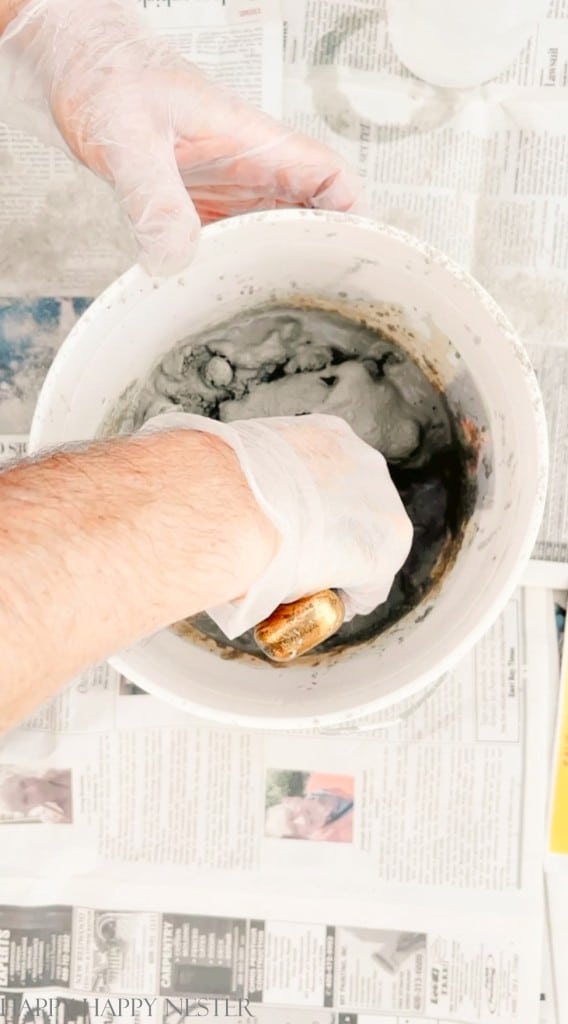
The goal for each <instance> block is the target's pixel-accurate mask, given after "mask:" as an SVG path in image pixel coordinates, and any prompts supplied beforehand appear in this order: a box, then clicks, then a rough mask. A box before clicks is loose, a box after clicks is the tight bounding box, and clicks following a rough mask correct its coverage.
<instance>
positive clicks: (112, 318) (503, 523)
mask: <svg viewBox="0 0 568 1024" xmlns="http://www.w3.org/2000/svg"><path fill="white" fill-rule="evenodd" d="M304 298H307V299H309V300H311V301H313V302H314V303H315V304H320V305H323V306H325V307H327V308H333V309H339V310H340V311H350V312H352V313H360V314H363V315H365V317H366V318H367V320H368V321H369V322H371V323H376V324H377V325H380V326H383V327H384V328H385V329H386V330H387V331H388V332H389V333H390V334H391V335H392V336H393V337H394V338H395V339H397V340H399V341H400V342H401V344H403V345H405V346H406V348H407V349H408V350H409V351H410V352H411V353H412V354H413V355H414V357H415V358H416V359H417V361H418V362H419V363H422V365H424V366H425V367H427V368H428V372H430V373H433V374H435V375H436V377H437V378H438V379H439V381H440V382H441V383H442V384H443V386H444V388H445V391H446V394H447V396H448V399H449V401H450V403H451V405H452V407H453V408H454V410H457V411H458V412H459V413H460V415H462V416H465V417H467V419H468V422H469V424H470V426H471V430H472V435H475V436H476V437H477V438H478V443H479V446H480V451H479V462H478V471H477V477H478V485H479V492H478V499H477V504H476V507H475V509H474V511H473V513H472V516H471V519H470V521H469V523H468V526H467V528H466V531H465V536H464V539H463V542H462V545H461V548H460V551H459V553H458V556H457V558H456V560H455V562H454V564H453V566H452V567H451V568H450V569H448V571H447V572H446V574H445V576H444V577H443V579H442V582H441V584H440V585H439V586H438V587H437V588H436V589H435V591H433V592H432V593H431V595H430V596H429V597H428V598H426V599H425V600H424V601H423V602H422V603H421V604H420V605H418V606H417V607H416V608H415V609H414V610H413V611H412V612H410V613H409V614H408V615H407V616H406V617H405V618H404V619H402V620H401V621H399V622H398V623H396V624H395V625H394V626H393V627H391V629H390V630H388V631H387V632H386V633H384V634H382V635H381V636H379V637H377V638H376V639H375V640H373V641H369V642H367V643H366V644H363V645H361V646H359V647H353V648H351V649H350V650H348V651H346V652H345V653H344V654H342V655H341V656H337V657H336V658H329V659H326V658H324V659H323V660H322V663H321V664H319V665H314V664H311V663H307V664H302V663H300V664H298V665H292V666H289V667H286V668H277V667H273V666H271V665H267V664H262V663H260V662H259V663H257V662H252V661H251V659H249V658H246V657H244V658H243V659H238V658H237V659H235V660H223V659H221V658H220V657H219V656H218V655H217V654H215V653H212V652H211V651H209V650H207V649H205V648H201V647H199V646H193V645H192V644H189V643H188V642H187V641H185V640H183V639H182V638H180V637H179V636H176V635H175V634H173V633H172V632H171V631H169V630H166V631H162V632H160V633H158V634H157V635H155V636H153V637H151V638H149V639H147V640H145V641H143V642H141V643H139V644H136V645H135V646H133V647H132V648H130V649H129V650H127V651H124V652H123V653H122V654H120V655H119V656H117V657H116V658H114V659H113V664H114V665H115V666H116V667H117V668H118V669H119V670H120V671H121V672H122V673H123V674H124V675H125V676H127V677H128V678H129V679H131V680H133V681H134V682H136V683H138V684H139V685H140V686H142V687H144V689H146V690H148V691H150V692H151V693H153V694H155V695H156V696H158V697H161V698H163V699H165V700H168V701H171V702H173V703H174V704H175V705H177V706H178V707H179V708H180V709H183V710H186V711H188V712H191V713H193V714H197V715H200V716H203V717H206V718H209V719H214V720H215V721H218V722H223V723H226V724H231V725H240V726H245V727H248V728H250V727H261V728H272V729H290V728H314V727H316V728H317V727H322V726H325V727H328V726H337V725H340V724H344V723H347V722H354V721H355V720H357V719H358V718H359V717H361V716H366V715H368V714H371V713H373V712H375V711H382V710H384V709H385V708H387V707H388V706H389V705H392V704H394V703H398V702H399V701H405V700H407V699H408V698H409V697H412V696H413V695H414V694H416V693H418V692H419V691H420V690H423V688H424V687H426V686H428V685H429V684H430V683H432V682H433V681H434V680H435V679H436V678H438V677H439V676H440V675H441V674H442V673H444V672H445V671H447V670H448V669H450V668H451V667H452V666H453V665H454V664H455V662H457V661H458V659H459V658H461V657H462V656H463V655H464V654H465V652H466V651H467V650H468V649H469V648H470V647H471V646H472V645H473V644H474V643H475V642H476V641H477V640H478V639H479V637H480V636H481V635H482V634H483V633H484V632H485V630H486V629H487V628H488V627H489V626H490V625H491V623H492V622H493V621H494V619H495V618H496V616H497V615H498V614H499V612H500V611H501V609H502V608H503V606H504V604H505V603H506V601H507V599H508V597H509V596H510V594H511V592H512V590H513V588H514V586H515V584H516V583H517V581H518V579H519V577H520V574H521V572H522V570H523V568H524V566H525V564H526V561H527V560H528V558H529V556H530V552H531V550H532V546H533V544H534V541H535V538H536V534H537V530H538V526H539V522H540V518H541V514H542V509H543V503H544V498H545V490H546V463H547V442H546V430H545V421H544V416H543V411H542V404H541V399H540V394H539V390H538V387H537V383H536V379H535V377H534V374H533V371H532V369H531V367H530V364H529V361H528V359H527V356H526V354H525V352H524V350H523V348H522V346H521V345H520V343H519V341H518V340H517V338H516V337H515V334H514V332H513V330H512V329H511V327H510V325H509V324H508V322H507V321H506V319H505V318H504V316H503V315H502V313H501V312H500V311H499V309H498V308H497V307H496V305H495V303H494V302H493V301H492V299H491V298H490V297H489V296H488V295H487V294H486V293H485V292H484V291H483V290H482V289H481V288H480V287H479V286H478V285H477V284H476V283H475V282H474V281H473V280H472V278H471V277H470V276H469V275H468V274H467V273H465V272H464V271H463V270H461V269H459V268H458V267H456V266H455V265H453V264H452V263H451V262H450V261H449V260H447V259H446V258H445V257H444V256H442V255H441V254H440V253H437V252H435V251H433V250H432V249H430V248H429V247H428V246H426V245H424V244H422V243H420V242H418V241H416V240H414V239H412V238H410V237H409V236H407V235H404V234H402V233H401V232H399V231H395V230H393V229H390V228H388V227H384V226H381V225H378V224H376V223H374V222H372V221H369V220H366V219H363V218H359V217H354V216H350V215H344V214H334V213H327V212H320V211H300V210H287V211H281V212H277V213H275V212H270V213H258V214H252V215H248V216H246V217H240V218H234V219H231V220H226V221H224V222H222V223H220V224H216V225H214V226H212V227H208V228H206V229H205V231H204V232H203V237H202V240H201V244H200V247H199V251H198V254H197V259H196V260H195V262H194V263H193V265H192V266H191V267H190V268H189V269H188V270H187V271H186V272H184V273H183V274H182V275H180V276H179V277H174V278H171V279H168V280H153V279H151V278H149V277H147V276H146V275H145V274H144V273H143V271H142V270H141V269H140V268H138V267H134V268H133V269H132V270H130V271H129V272H128V273H126V274H125V275H124V276H123V277H121V278H120V279H119V280H118V281H116V282H115V283H114V284H113V285H112V286H111V287H110V288H108V289H107V291H106V292H105V293H104V294H103V295H102V296H101V297H100V298H99V299H98V300H97V301H96V302H94V303H93V305H91V306H90V307H89V309H88V310H87V311H86V313H85V314H84V315H83V316H82V318H81V319H80V321H79V322H78V323H77V325H76V326H75V328H74V329H73V331H72V332H71V334H70V335H69V337H68V338H67V340H66V341H65V343H64V344H63V346H62V348H61V350H60V351H59V354H58V355H57V358H56V359H55V362H54V364H53V366H52V368H51V370H50V372H49V374H48V377H47V380H46V382H45V385H44V387H43V390H42V392H41V395H40V398H39V402H38V405H37V409H36V413H35V417H34V422H33V426H32V433H31V441H30V447H31V450H32V451H38V450H39V449H41V448H44V447H50V446H52V445H56V444H61V443H62V442H68V441H78V440H84V439H88V438H92V437H94V436H95V435H96V434H97V433H98V431H99V430H100V428H101V424H102V422H103V420H104V419H105V418H106V417H107V416H108V414H109V412H110V410H111V409H112V408H113V406H114V405H115V403H116V401H117V399H118V397H119V396H120V395H121V394H122V393H123V392H124V390H125V388H127V387H128V386H129V385H130V384H131V383H132V382H133V381H134V380H136V379H139V378H141V377H145V376H147V374H148V373H149V371H150V370H151V368H152V367H153V366H154V364H155V363H156V361H157V359H158V358H159V357H160V355H162V354H164V353H165V352H167V351H168V350H169V349H170V348H171V347H172V346H173V345H174V344H175V343H176V342H178V341H180V340H181V339H183V338H185V337H187V335H189V334H192V333H194V332H195V333H197V332H199V331H201V330H203V329H204V328H206V327H210V326H213V325H214V324H215V323H219V322H222V321H226V320H227V319H228V318H229V317H231V316H232V315H235V314H237V313H239V312H241V311H243V310H245V309H250V308H251V307H254V306H259V305H263V304H266V303H270V302H279V303H281V302H284V303H285V302H286V300H289V301H292V302H296V303H297V302H299V301H300V300H301V299H304Z"/></svg>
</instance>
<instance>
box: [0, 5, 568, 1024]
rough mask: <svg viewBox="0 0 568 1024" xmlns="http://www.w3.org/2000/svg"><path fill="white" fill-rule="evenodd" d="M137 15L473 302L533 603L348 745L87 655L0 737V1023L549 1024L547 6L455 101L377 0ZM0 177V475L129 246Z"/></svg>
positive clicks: (82, 195)
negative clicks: (435, 259)
mask: <svg viewBox="0 0 568 1024" xmlns="http://www.w3.org/2000/svg"><path fill="white" fill-rule="evenodd" d="M143 6H144V7H145V8H146V16H147V17H148V18H149V19H151V21H152V22H153V23H154V24H155V25H156V26H157V27H158V29H159V30H160V31H163V32H164V33H171V34H172V35H175V36H176V38H177V39H178V40H179V41H180V42H181V45H182V46H183V48H184V51H185V53H186V54H187V56H188V57H190V58H191V59H192V60H195V61H196V62H198V63H199V64H200V65H201V66H202V67H204V68H205V69H206V70H208V71H209V72H210V73H211V74H213V75H215V76H216V77H218V78H220V79H221V80H223V81H225V82H227V83H228V84H229V85H230V86H231V87H233V88H236V89H238V90H239V91H240V92H242V93H243V95H245V96H246V97H247V98H249V99H251V100H253V101H254V102H256V103H258V104H260V105H262V106H263V107H264V108H265V109H266V110H267V111H269V112H270V113H272V114H275V115H278V116H280V115H282V116H284V117H285V118H286V119H287V120H288V121H289V122H290V123H291V124H293V125H294V126H297V127H299V128H302V129H304V130H306V131H308V132H309V133H311V134H313V135H315V136H317V137H318V138H321V139H324V140H325V141H327V142H328V143H330V144H331V145H333V146H334V147H335V148H337V149H339V150H340V151H341V152H342V153H344V154H345V156H347V157H348V158H349V159H350V160H351V162H352V163H353V164H354V166H355V167H356V168H357V169H358V171H359V173H360V174H361V175H362V176H363V178H364V179H365V181H366V184H367V189H368V195H369V198H370V201H371V205H372V208H373V210H374V212H375V214H376V215H377V216H378V217H379V218H380V219H382V220H384V221H386V222H388V223H391V224H395V225H397V226H399V227H402V228H404V229H406V230H408V231H410V232H412V233H413V234H415V235H418V236H420V237H422V238H426V239H427V240H428V241H430V242H432V243H433V244H435V245H436V246H438V247H439V248H441V249H443V250H444V251H446V252H447V253H448V254H449V255H450V256H452V257H454V258H455V259H456V260H457V261H459V262H460V263H462V264H464V265H466V266H468V267H469V268H470V269H471V270H472V272H473V273H474V274H475V276H476V277H477V278H478V279H479V280H480V281H481V283H482V284H484V285H485V286H486V287H487V288H488V289H489V290H490V291H491V293H492V294H493V295H494V296H495V298H496V299H497V300H498V301H499V303H500V304H501V305H502V306H503V308H504V309H505V311H506V312H507V314H508V315H509V316H510V318H511V320H512V321H513V323H514V324H515V325H516V327H517V329H518V331H519V333H520V335H521V336H522V338H523V339H524V341H525V342H526V343H527V345H528V347H529V349H530V353H531V356H532V358H533V360H534V364H535V367H536V370H537V373H538V376H539V379H540V383H541V387H542V389H543V393H544V399H545V404H546V408H547V414H548V418H549V424H550V433H551V444H552V479H551V488H550V494H549V499H548V505H547V510H546V515H545V520H544V523H543V527H542V531H541V535H540V538H539V541H538V544H537V547H536V550H535V558H536V559H537V563H536V564H535V566H533V570H534V571H533V575H532V577H531V580H530V582H531V583H532V584H533V585H531V586H529V587H525V588H522V589H520V590H518V591H517V593H516V594H515V595H514V597H513V598H512V599H511V601H510V603H509V604H508V606H507V607H506V609H505V611H504V612H503V614H502V615H501V617H500V619H499V620H498V621H497V623H496V624H495V625H494V627H493V628H492V630H491V631H490V633H489V634H488V635H487V636H486V637H485V638H484V639H483V640H482V641H481V642H480V643H479V644H478V646H477V647H476V648H475V650H474V651H473V652H472V653H471V654H470V655H469V656H468V657H467V658H466V659H465V660H464V661H463V662H462V663H461V664H460V665H459V666H458V667H457V668H456V669H455V671H454V672H452V673H451V674H450V675H448V676H446V677H444V678H443V679H442V680H440V681H439V683H438V684H437V685H436V686H435V687H434V688H433V689H432V690H431V691H429V692H428V694H427V695H426V696H425V698H424V699H423V700H422V701H421V702H420V703H419V704H416V703H414V704H412V703H411V704H409V705H407V706H401V707H400V708H399V709H398V710H397V711H396V713H395V714H392V713H391V714H389V715H388V716H385V717H381V716H380V715H377V716H376V717H375V718H374V719H371V720H368V721H366V722H364V723H361V727H360V728H359V729H358V731H357V732H354V733H344V734H343V733H341V732H339V733H334V734H332V733H330V734H325V733H317V734H316V733H314V734H310V733H306V734H275V733H274V734H273V733H261V732H257V733H254V732H253V733H247V732H243V731H237V730H230V729H224V728H221V727H215V726H213V725H210V724H207V723H205V722H200V721H197V720H194V719H191V718H190V717H183V716H180V715H179V713H178V712H176V711H175V709H173V708H172V707H170V706H169V705H167V704H163V703H160V702H159V701H156V700H155V699H154V698H153V697H151V696H149V695H148V694H145V693H143V692H142V691H140V690H139V689H138V688H137V687H135V686H134V685H133V684H131V683H129V682H128V681H127V680H125V679H123V678H121V677H119V676H118V675H117V673H115V672H114V671H113V670H111V669H110V668H108V667H107V666H104V665H103V666H99V667H97V668H94V669H92V670H91V671H89V672H87V673H86V674H84V675H83V676H82V677H81V678H79V679H76V680H74V681H73V682H72V683H71V684H70V685H69V686H68V687H67V688H66V689H65V690H64V691H63V692H62V693H61V694H60V695H59V696H58V697H57V698H56V699H55V700H54V701H52V702H51V703H49V704H48V705H46V706H44V707H42V708H41V709H40V710H39V711H38V712H37V713H36V714H35V715H34V716H32V717H31V718H30V719H28V720H27V721H26V722H25V723H24V724H23V725H22V726H21V727H20V728H18V729H17V730H15V731H14V732H12V733H11V734H10V735H9V736H8V737H6V738H5V739H4V740H3V741H2V742H1V743H0V1024H23V1022H24V1021H30V1022H31V1021H32V1020H34V1021H38V1020H39V1019H40V1018H41V1020H42V1022H45V1024H47V1022H48V1021H49V1022H50V1024H51V1022H53V1024H56V1022H70V1024H71V1022H77V1024H80V1022H81V1024H82V1022H85V1024H87V1022H95V1021H101V1022H102V1021H105V1024H110V1022H111V1021H112V1020H114V1019H115V1018H124V1017H126V1018H128V1019H130V1020H133V1021H134V1020H136V1021H137V1022H139V1024H142V1022H147V1021H150V1020H155V1021H158V1022H159V1024H185V1022H186V1018H189V1017H197V1016H202V1017H206V1016H215V1017H217V1016H220V1017H225V1016H231V1017H234V1018H239V1019H240V1020H242V1021H246V1020H248V1019H250V1018H251V1017H254V1018H258V1019H259V1020H260V1021H261V1022H266V1024H315V1022H317V1024H320V1022H321V1024H357V1022H358V1021H359V1022H360V1024H379V1022H381V1024H395V1022H396V1024H404V1022H407V1021H408V1020H419V1021H424V1022H431V1024H434V1022H435V1024H446V1022H450V1021H451V1022H455V1024H478V1022H482V1024H486V1022H488V1021H496V1022H503V1024H514V1022H519V1024H525V1022H526V1024H530V1022H532V1021H536V1020H539V1005H538V1004H539V994H540V995H541V1000H540V1002H541V1006H540V1013H541V1017H540V1019H541V1020H542V1021H547V1022H552V1021H553V1020H554V999H553V988H554V986H553V972H552V968H551V962H550V960H549V958H548V955H547V941H546V939H547V929H546V914H545V899H544V886H543V874H542V866H543V851H544V839H545V815H546V800H547V789H548V780H549V753H550V744H551V737H552V731H553V728H552V727H553V714H554V706H555V699H556V688H557V686H558V631H557V619H558V621H560V618H561V614H562V613H561V606H562V604H563V596H562V594H559V593H558V592H557V590H562V589H568V568H567V566H566V563H567V562H568V500H567V498H566V495H567V494H568V487H567V482H566V473H567V471H568V459H567V458H566V444H567V438H568V342H567V340H566V336H565V335H566V333H567V325H568V279H567V278H566V273H565V269H566V259H567V252H568V158H567V150H568V92H567V89H568V0H553V2H552V3H551V6H550V11H549V16H548V17H547V18H545V19H544V20H543V21H542V23H541V24H540V25H539V28H538V32H537V33H536V34H535V36H534V37H533V38H532V39H531V41H530V43H529V44H528V46H527V47H526V48H525V51H524V52H523V54H522V55H521V56H520V57H519V59H518V61H517V62H516V64H515V65H514V66H513V67H511V68H510V69H509V70H508V71H507V72H506V73H505V74H503V75H502V76H501V77H500V79H499V80H497V81H495V82H493V83H491V84H490V85H488V86H485V87H483V88H480V89H474V90H467V91H461V92H451V91H444V90H440V89H436V88H434V87H431V86H428V85H426V84H424V83H422V82H419V81H417V80H416V79H414V78H412V77H411V76H410V75H409V74H408V73H407V72H406V71H405V69H404V68H403V67H402V66H401V65H400V64H399V62H398V60H397V58H396V56H395V54H394V53H393V51H392V50H391V48H390V46H389V40H388V31H387V24H386V19H385V15H384V10H383V4H382V0H353V2H347V0H345V2H343V0H342V2H339V0H337V2H336V0H303V2H300V0H284V2H282V3H280V2H278V0H255V3H254V4H250V3H244V2H241V0H226V2H221V0H168V2H165V0H162V2H158V0H144V4H143ZM0 166H1V168H2V177H1V179H0V233H1V238H2V245H1V247H0V294H2V296H3V298H2V299H0V357H1V361H0V435H1V436H0V458H3V459H10V458H12V457H14V456H17V455H19V454H21V453H23V452H24V451H25V445H26V435H27V432H28V430H29V426H30V422H31V416H32V413H33V408H34V403H35V400H36V397H37V394H38V391H39V388H40V387H41V383H42V381H43V379H44V377H45V373H46V372H47V369H48V367H49V364H50V362H51V360H52V358H53V356H54V354H55V352H56V350H57V348H58V346H59V345H60V343H61V342H62V340H63V339H64V337H65V335H66V334H67V333H68V331H69V329H70V327H71V326H72V325H73V323H74V322H75V321H76V319H77V317H78V316H79V315H80V314H81V312H82V311H83V310H84V309H85V308H86V307H87V305H88V303H89V302H90V301H91V299H92V298H93V297H94V296H95V295H96V294H97V293H98V292H100V290H101V289H102V288H104V287H105V286H106V284H108V283H109V282H110V281H111V280H112V279H113V278H114V277H116V275H117V274H118V273H120V272H121V271H122V270H124V269H126V268H127V266H128V265H129V263H130V262H131V258H132V254H131V253H130V252H129V250H128V242H127V237H126V232H125V231H124V225H123V224H122V222H121V220H120V216H119V214H118V213H117V210H116V207H115V205H114V201H113V199H112V197H111V195H110V193H109V192H108V191H107V189H106V187H105V186H104V185H103V184H102V183H100V182H98V181H96V180H95V179H94V178H93V177H92V176H91V175H89V174H88V172H87V171H85V170H83V169H81V168H78V167H75V166H74V165H72V164H71V162H69V161H67V159H66V158H65V156H63V155H62V154H60V153H57V152H55V151H53V150H48V149H45V148H43V147H42V146H41V144H39V143H36V142H35V141H34V140H33V139H32V138H31V137H28V136H26V135H24V134H23V133H21V132H18V131H17V130H15V129H12V128H10V129H8V128H4V127H1V126H0ZM535 584H536V585H535ZM554 588H557V590H555V589H554ZM322 808H323V809H324V810H325V813H323V812H322ZM543 950H544V957H543Z"/></svg>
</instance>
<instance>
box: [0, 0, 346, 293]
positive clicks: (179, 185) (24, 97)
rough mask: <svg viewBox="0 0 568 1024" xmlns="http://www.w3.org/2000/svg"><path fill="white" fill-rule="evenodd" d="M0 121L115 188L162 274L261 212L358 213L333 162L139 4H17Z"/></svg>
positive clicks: (7, 37) (0, 50) (1, 78)
mask: <svg viewBox="0 0 568 1024" xmlns="http://www.w3.org/2000/svg"><path fill="white" fill-rule="evenodd" d="M14 3H15V4H16V5H17V6H18V5H19V14H18V15H17V16H16V17H15V18H14V19H13V20H12V21H11V22H9V24H8V26H7V28H6V30H5V32H4V34H3V35H2V37H1V38H0V118H3V119H4V120H7V121H9V122H10V123H15V124H16V126H18V127H22V128H25V129H26V128H27V130H29V131H32V132H33V133H35V134H36V135H39V136H40V137H41V138H42V139H43V141H46V142H48V143H50V144H52V145H59V146H63V148H65V149H66V150H67V151H68V152H70V153H71V154H73V155H74V156H75V157H77V159H79V160H80V161H82V162H83V163H84V164H86V166H87V167H89V168H90V169H91V170H92V171H94V172H95V173H96V174H98V175H99V176H101V177H102V178H104V179H105V180H106V181H108V182H109V183H110V184H111V185H113V186H114V188H115V191H116V194H117V196H118V198H119V200H120V202H121V204H122V206H123V208H124V209H125V211H126V213H127V215H128V217H129V218H130V221H131V223H132V226H133V230H134V233H135V236H136V239H137V242H138V246H139V250H140V259H141V262H143V264H144V265H145V266H146V267H147V268H148V269H149V270H151V271H152V272H153V273H159V274H165V273H170V272H173V271H176V270H180V269H181V268H182V267H183V266H185V265H186V264H188V263H189V261H190V259H191V257H192V254H193V252H194V249H195V245H196V242H197V239H198V237H199V230H200V218H201V221H202V222H203V223H207V222H209V221H212V220H216V219H218V218H220V217H227V216H230V215H232V214H236V213H243V212H246V211H249V210H256V209H271V208H274V207H280V206H313V207H323V208H326V209H335V210H351V209H354V207H355V205H356V204H357V202H358V199H359V195H360V187H359V183H358V181H357V179H356V178H355V177H354V176H353V174H352V173H351V172H350V171H349V170H348V169H347V167H346V165H345V163H344V162H343V160H342V159H341V157H339V156H338V155H337V154H336V153H333V152H332V151H331V150H330V149H328V148H327V147H326V146H323V145H321V144H320V143H318V142H315V141H313V140H311V139H309V138H307V137H305V136H303V135H300V134H299V133H297V132H292V131H291V130H290V129H288V128H286V127H285V126H284V125H282V124H279V123H278V122H276V121H274V120H272V119H271V118H269V117H267V116H266V115H264V114H262V113H261V112H260V111H258V110H256V109H255V108H254V107H252V106H250V105H249V104H247V103H245V102H243V101H242V100H240V99H239V98H238V97H237V96H236V95H234V94H232V93H231V92H229V91H228V90H226V89H225V88H223V87H221V86H219V85H217V84H214V83H213V82H211V81H209V80H208V79H207V78H205V76H204V75H202V74H201V73H200V72H199V71H198V70H197V68H195V67H194V66H193V65H191V64H190V63H188V61H186V60H185V58H184V57H183V56H182V54H181V53H180V52H178V51H177V50H176V49H174V48H173V47H172V46H171V45H170V44H168V43H167V42H165V41H163V40H162V39H160V38H159V37H156V36H153V35H152V34H151V32H150V31H149V30H148V28H147V26H146V25H145V24H144V23H143V22H142V21H141V19H140V18H139V15H138V11H137V10H136V9H135V6H134V3H133V2H131V0H95V2H93V0H29V2H27V3H26V2H25V0H24V2H22V0H14Z"/></svg>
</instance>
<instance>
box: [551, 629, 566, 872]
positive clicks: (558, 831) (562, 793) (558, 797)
mask: <svg viewBox="0 0 568 1024" xmlns="http://www.w3.org/2000/svg"><path fill="white" fill-rule="evenodd" d="M567 641H568V634H567V637H566V638H565V640H564V657H563V659H562V675H561V679H560V704H559V715H560V721H559V725H558V736H557V742H556V755H555V760H554V774H553V780H552V785H553V791H552V805H551V815H550V836H549V852H550V853H554V854H568V642H567Z"/></svg>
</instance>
